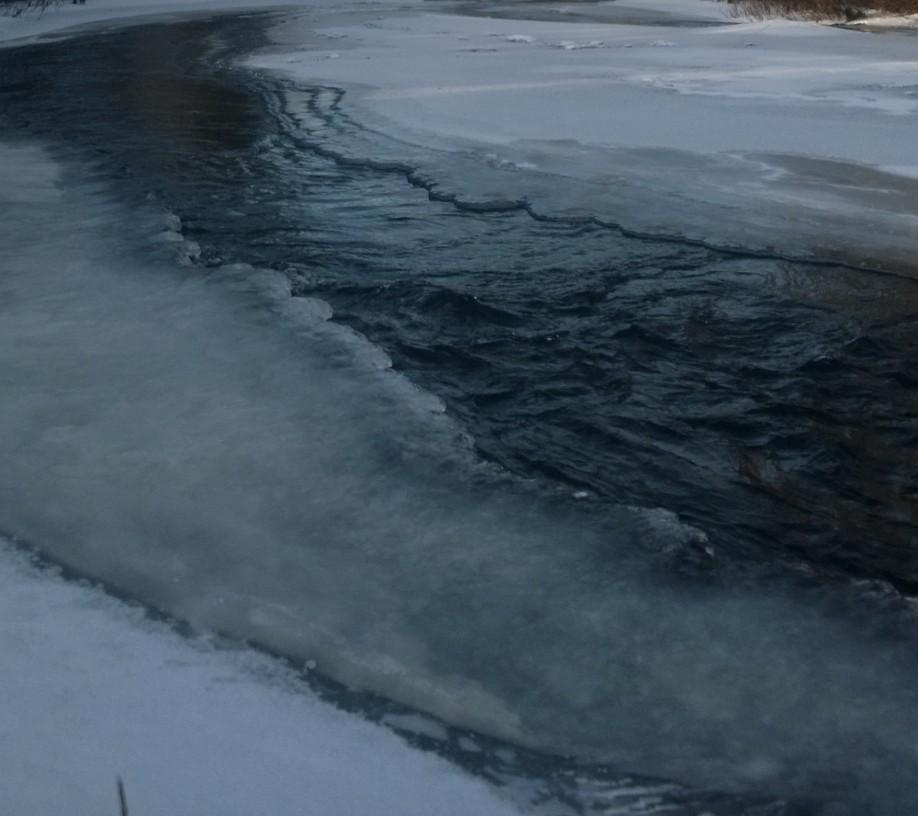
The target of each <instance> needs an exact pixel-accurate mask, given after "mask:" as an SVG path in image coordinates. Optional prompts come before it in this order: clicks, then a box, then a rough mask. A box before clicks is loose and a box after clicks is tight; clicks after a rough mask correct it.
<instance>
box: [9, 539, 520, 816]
mask: <svg viewBox="0 0 918 816" xmlns="http://www.w3.org/2000/svg"><path fill="white" fill-rule="evenodd" d="M0 621H2V624H0V654H2V655H3V659H2V660H0V688H2V689H3V700H2V704H0V769H2V775H0V799H2V808H3V812H4V813H5V814H10V816H59V814H62V813H68V814H74V816H83V814H87V815H88V814H105V813H116V812H117V804H116V803H117V799H116V795H115V778H116V776H121V777H122V778H123V779H124V782H125V787H126V790H127V797H128V804H129V806H130V810H131V813H143V814H166V813H169V814H179V813H187V814H200V816H205V815H206V814H218V813H219V814H221V816H252V814H259V813H274V814H279V816H286V814H294V813H327V814H341V815H342V816H344V814H353V815H354V816H357V815H358V814H366V816H412V814H416V816H430V815H431V814H432V813H435V814H438V816H439V815H440V814H442V816H447V814H454V816H468V814H482V816H485V814H487V815H488V816H509V814H511V813H514V812H516V811H515V810H513V809H512V808H511V807H510V805H509V804H506V803H504V802H503V801H502V800H500V799H499V798H498V797H497V794H496V793H495V792H494V791H493V790H491V789H489V788H488V787H486V785H485V784H484V783H483V782H479V781H477V780H475V779H473V778H471V777H468V776H465V775H462V774H461V773H460V772H459V771H458V770H456V769H455V768H453V767H451V766H450V765H448V764H447V763H446V762H445V761H444V760H440V759H438V758H436V757H434V756H433V755H430V754H424V753H421V752H418V751H416V750H413V749H411V748H410V747H408V746H407V745H406V744H405V743H404V742H402V741H401V740H400V739H399V738H398V737H397V736H395V735H394V734H392V733H391V732H389V731H387V730H385V729H383V728H381V727H379V726H374V725H371V724H370V723H367V722H364V721H362V720H360V719H358V718H357V717H354V716H351V715H348V714H345V713H344V712H341V711H338V710H336V709H334V708H332V707H331V706H329V705H327V704H324V703H322V702H320V701H319V700H317V699H316V698H315V696H314V695H313V694H312V692H310V691H309V689H308V688H306V687H305V685H304V684H303V683H302V682H301V681H299V680H298V679H297V678H296V676H295V675H293V673H292V672H289V671H286V670H284V669H283V668H282V667H280V666H279V665H278V664H276V663H275V662H274V661H271V660H269V659H267V658H264V657H262V656H259V655H257V654H255V653H253V652H250V651H246V650H235V649H228V648H227V647H225V646H221V645H220V644H219V643H217V642H213V641H210V640H207V639H199V640H188V639H186V638H182V637H180V636H179V635H178V634H176V633H175V632H174V631H173V630H172V629H170V628H169V627H168V626H166V625H165V624H162V623H156V622H153V621H151V620H150V619H149V618H148V617H147V616H146V615H145V614H144V613H143V611H142V610H140V609H139V608H136V607H131V606H127V605H125V604H124V603H121V602H120V601H117V600H115V599H113V598H111V597H109V596H107V595H106V594H104V593H103V592H101V591H100V590H98V589H95V588H93V587H91V586H88V585H85V584H79V585H78V584H74V583H70V582H66V581H64V580H62V579H61V578H59V577H57V576H56V575H55V574H54V573H52V572H49V571H48V570H41V569H38V568H36V567H35V566H34V565H32V564H30V563H29V562H28V560H27V559H26V558H25V557H24V556H23V555H21V554H20V553H18V552H16V551H14V550H13V549H12V548H11V547H10V545H9V544H8V543H5V542H3V540H2V539H0Z"/></svg>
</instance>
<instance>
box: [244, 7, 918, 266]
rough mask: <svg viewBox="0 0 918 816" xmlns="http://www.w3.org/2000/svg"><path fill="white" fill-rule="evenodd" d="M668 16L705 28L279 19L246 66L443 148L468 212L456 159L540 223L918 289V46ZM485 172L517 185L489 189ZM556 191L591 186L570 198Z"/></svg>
mask: <svg viewBox="0 0 918 816" xmlns="http://www.w3.org/2000/svg"><path fill="white" fill-rule="evenodd" d="M631 5H637V4H631V3H629V4H628V6H629V7H630V6H631ZM664 5H665V4H662V3H659V2H654V0H643V2H641V3H640V10H647V11H651V10H653V9H655V8H656V9H658V8H660V7H662V6H664ZM616 7H617V8H618V6H616ZM670 11H673V12H676V11H678V12H679V14H680V15H681V19H683V20H691V19H692V18H693V17H694V19H695V20H696V21H697V22H698V23H699V24H700V25H698V26H696V27H693V26H691V25H686V24H681V25H678V26H675V25H674V26H667V25H663V24H660V23H659V21H658V20H656V19H655V20H654V24H653V25H636V24H628V25H620V24H615V23H610V22H603V23H586V22H572V23H567V22H557V21H552V22H545V21H539V20H536V21H525V20H520V19H504V18H502V17H500V16H495V17H483V16H463V15H458V14H451V13H448V12H443V13H438V12H435V11H424V12H422V13H418V12H416V11H414V10H409V11H404V12H400V13H398V14H393V15H389V16H386V17H378V18H375V19H372V20H370V21H365V20H355V21H353V22H349V21H347V20H346V19H344V20H338V21H336V20H334V19H332V20H328V21H322V20H318V21H317V20H315V19H312V18H310V19H309V20H308V21H304V23H303V34H302V37H303V40H304V41H305V40H306V39H307V29H308V40H309V45H308V46H305V47H301V48H296V47H295V46H292V45H290V44H289V43H291V42H293V41H295V37H294V36H293V35H291V24H290V23H289V22H287V23H285V25H284V28H285V31H284V35H283V39H282V41H280V42H279V44H278V45H277V46H276V47H275V48H272V49H269V50H268V51H266V52H265V53H262V54H260V55H256V56H255V57H253V58H252V59H249V60H247V61H246V64H247V65H248V66H250V67H252V68H255V69H256V70H265V71H270V72H274V73H276V74H279V75H282V76H285V77H288V78H290V79H292V80H294V81H295V82H298V83H302V84H304V85H310V84H312V85H317V84H319V85H331V86H335V87H339V88H344V89H346V91H347V93H346V95H345V99H344V102H343V109H344V110H345V111H346V112H347V114H348V115H349V116H350V117H351V118H352V119H354V120H356V121H358V122H363V123H364V124H365V126H366V127H368V128H370V129H371V130H373V131H375V132H377V133H383V134H388V135H389V136H391V137H392V138H394V139H397V140H400V141H401V142H403V143H406V144H417V145H423V146H426V147H429V148H432V149H436V150H439V151H441V156H442V157H443V160H442V161H441V164H442V165H444V166H443V167H442V168H440V169H438V170H437V171H436V172H434V179H435V180H436V181H437V182H438V183H439V184H440V186H441V187H442V188H443V189H444V190H445V191H446V192H447V193H450V194H453V193H456V194H457V195H458V197H459V198H462V197H463V196H464V195H465V194H466V192H470V193H474V192H475V191H474V190H472V189H471V188H469V189H468V190H466V189H465V188H463V187H462V184H463V183H464V182H465V181H466V180H468V179H469V178H470V174H469V172H468V170H467V169H463V170H462V171H461V172H460V171H456V172H455V173H453V174H452V175H451V174H450V173H449V172H448V171H449V167H448V165H449V161H450V154H451V153H452V154H453V155H459V154H460V153H464V154H465V155H466V156H468V155H470V154H471V153H473V152H475V151H478V152H479V153H480V154H481V159H482V161H481V162H480V165H481V166H480V167H479V170H480V172H477V173H472V175H473V176H474V177H475V182H476V184H477V189H478V190H483V189H487V188H488V187H489V186H490V187H491V188H492V189H495V190H496V192H495V193H494V195H495V196H496V198H497V199H503V200H526V201H528V202H530V203H531V204H532V206H533V207H534V209H536V210H538V211H539V214H540V215H546V216H551V215H552V214H555V213H559V214H561V215H566V209H565V208H569V207H570V206H572V205H571V204H570V202H572V201H573V200H574V199H576V205H575V209H576V210H577V211H578V212H581V213H588V214H590V215H592V216H593V217H595V218H596V219H598V220H600V221H604V222H610V223H613V224H616V225H619V226H622V227H624V228H626V229H632V230H634V231H636V232H642V233H647V234H657V235H663V234H665V235H679V234H682V235H685V236H686V237H688V238H691V239H693V240H698V241H701V242H710V243H711V244H713V245H717V246H722V247H734V246H735V247H746V248H749V249H750V250H753V251H756V252H766V253H767V252H770V251H773V252H775V254H778V255H780V254H782V249H781V247H782V245H783V246H784V248H785V249H784V250H783V254H787V255H791V256H799V257H807V256H813V257H817V258H822V259H827V260H830V259H835V260H838V261H841V262H844V263H850V264H851V265H853V266H866V267H873V268H877V267H878V268H883V269H887V270H889V271H897V272H905V273H907V274H913V273H914V260H913V259H914V257H915V249H916V245H915V238H914V235H915V234H916V229H918V183H916V177H918V164H916V162H915V155H914V150H913V138H912V134H913V129H914V122H915V118H916V116H918V102H916V100H915V98H914V96H913V94H912V92H911V88H912V87H913V82H914V76H915V75H916V73H918V59H916V56H915V52H914V48H913V40H911V38H907V37H898V36H895V35H891V36H884V37H874V36H870V35H867V34H864V33H862V32H856V31H851V30H846V29H843V28H838V27H827V26H822V25H818V24H814V23H808V22H793V21H786V20H771V21H766V22H742V23H737V22H736V21H735V20H733V21H731V20H728V19H726V18H724V17H723V13H722V10H721V9H720V8H719V7H718V5H717V4H715V3H711V2H707V0H685V2H683V3H679V4H677V5H676V6H675V7H672V8H670ZM718 19H719V21H720V22H721V23H723V24H722V25H712V24H711V23H712V22H716V21H717V20H718ZM701 24H703V25H701ZM293 28H294V30H295V29H296V25H295V24H294V25H293ZM323 38H324V43H323ZM547 111H550V112H551V115H545V114H546V112H547ZM489 163H490V164H491V165H492V166H493V165H495V164H497V165H499V166H500V167H502V168H516V170H517V172H516V173H515V176H514V177H513V178H511V177H510V176H509V174H504V175H503V177H502V178H501V179H499V180H497V181H495V179H497V176H498V174H496V173H493V172H489V171H488V169H487V168H486V167H485V166H484V165H486V164H489ZM533 171H534V172H533ZM540 174H541V176H540ZM559 179H560V180H563V182H564V183H566V182H567V181H570V180H574V181H576V182H578V185H579V186H577V188H576V190H573V189H572V190H571V191H567V190H566V191H565V193H564V195H563V196H561V195H560V193H559V192H558V189H557V181H558V180H559ZM613 189H614V190H616V192H615V194H614V195H610V194H609V191H610V190H613ZM623 189H624V190H625V192H624V193H622V192H621V191H622V190H623ZM629 196H630V198H629ZM559 198H564V199H565V202H564V203H559V202H558V201H557V199H559ZM675 200H678V201H680V202H683V203H682V204H676V203H674V201H675ZM667 208H669V211H667Z"/></svg>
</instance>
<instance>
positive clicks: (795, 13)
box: [723, 0, 918, 23]
mask: <svg viewBox="0 0 918 816" xmlns="http://www.w3.org/2000/svg"><path fill="white" fill-rule="evenodd" d="M723 2H727V3H729V4H730V5H731V6H733V9H732V11H733V14H734V15H735V16H737V17H750V18H753V19H759V20H761V19H767V18H771V17H786V18H789V19H792V20H832V21H839V22H842V21H843V22H848V23H857V22H869V21H870V20H871V19H873V18H876V17H909V16H912V15H918V0H723Z"/></svg>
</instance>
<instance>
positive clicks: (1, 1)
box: [0, 0, 918, 23]
mask: <svg viewBox="0 0 918 816" xmlns="http://www.w3.org/2000/svg"><path fill="white" fill-rule="evenodd" d="M719 2H723V3H726V4H728V5H730V6H731V10H730V12H731V14H732V15H733V16H735V17H743V18H749V19H754V20H764V19H769V18H775V17H784V18H787V19H792V20H812V21H831V22H848V23H869V22H870V21H871V20H872V19H876V18H884V17H893V18H895V17H901V18H906V19H907V18H910V17H916V18H918V0H719ZM66 3H73V4H74V5H76V4H80V5H83V4H84V3H86V0H0V15H10V16H13V17H17V16H19V15H20V14H23V13H24V12H27V11H37V12H38V13H39V14H42V13H44V11H45V10H46V9H48V8H49V7H51V6H60V5H64V4H66ZM915 22H916V23H918V19H916V20H915Z"/></svg>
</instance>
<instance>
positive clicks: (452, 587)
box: [0, 14, 918, 814]
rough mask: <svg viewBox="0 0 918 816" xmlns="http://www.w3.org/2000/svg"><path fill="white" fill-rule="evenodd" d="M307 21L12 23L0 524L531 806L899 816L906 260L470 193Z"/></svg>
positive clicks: (904, 694) (0, 330) (911, 401)
mask: <svg viewBox="0 0 918 816" xmlns="http://www.w3.org/2000/svg"><path fill="white" fill-rule="evenodd" d="M279 19H281V20H282V18H279V17H278V16H277V15H276V14H268V15H248V16H247V15H242V16H236V17H227V18H221V19H197V20H192V21H185V22H171V23H168V24H145V25H140V26H135V27H132V28H127V29H123V30H115V31H109V32H103V33H96V34H86V35H84V36H81V37H79V38H76V39H72V40H68V41H65V42H61V43H50V44H38V45H30V46H27V47H22V48H18V49H11V50H7V51H2V52H0V127H2V131H0V132H2V134H3V138H4V139H5V140H6V143H7V146H6V147H5V148H4V149H5V150H7V151H10V152H8V153H6V154H4V155H5V156H7V158H6V159H5V160H4V161H5V162H6V167H7V170H5V171H4V172H5V175H4V177H3V178H2V179H0V180H2V181H3V187H4V190H3V191H0V207H2V210H0V215H2V221H3V224H2V226H0V239H2V244H0V247H2V253H3V254H2V256H0V262H2V264H3V278H0V292H2V293H3V297H2V302H0V379H2V381H3V383H4V400H3V404H2V407H0V431H2V433H0V455H2V458H3V466H2V472H0V529H3V530H5V531H6V532H7V534H8V535H10V536H13V537H15V538H17V539H19V540H21V541H23V542H26V543H27V544H28V546H30V547H32V548H34V549H35V550H36V551H37V552H38V553H40V554H41V555H42V556H43V557H44V558H47V559H49V560H51V561H53V562H55V563H59V564H62V565H64V566H66V567H67V568H68V569H71V570H73V571H75V573H78V574H81V575H88V576H91V577H93V578H95V579H98V580H101V581H103V582H105V584H106V585H107V586H108V587H109V588H110V589H111V590H112V591H116V592H118V593H121V594H123V595H125V596H128V597H130V598H134V599H137V600H140V601H142V602H144V603H146V604H148V605H149V606H150V607H151V608H153V609H156V610H159V611H160V612H163V613H165V614H167V615H169V616H170V617H172V618H174V619H176V620H179V621H183V622H186V623H189V624H190V625H192V626H194V627H199V628H204V629H212V630H217V631H220V632H222V633H224V634H226V635H228V636H230V637H233V638H240V639H248V640H250V641H251V642H253V643H255V644H257V645H259V646H261V647H262V648H265V649H267V650H269V651H271V652H273V653H275V654H279V655H283V656H285V657H288V658H290V659H292V660H294V661H295V662H297V663H300V662H303V661H307V662H308V663H309V666H312V665H313V661H314V662H315V663H316V664H317V666H318V674H317V675H314V676H315V677H316V680H315V682H316V684H317V687H318V688H319V689H320V690H321V691H322V692H323V693H326V694H328V695H330V696H331V697H332V698H333V699H335V700H336V701H337V702H339V703H340V704H342V705H346V706H349V707H353V708H355V709H357V710H359V711H361V712H362V713H363V714H364V715H365V716H370V717H373V718H376V719H382V720H383V721H385V722H387V723H388V724H390V725H391V726H392V727H395V728H398V729H400V730H403V731H406V732H409V733H411V734H412V739H414V740H416V741H417V742H418V743H419V744H420V745H422V746H423V747H426V748H432V749H434V750H438V751H441V752H443V753H445V754H446V755H448V756H450V757H451V758H452V759H453V760H455V761H456V762H459V763H460V764H462V765H464V766H465V767H468V768H469V769H470V770H472V771H473V772H476V773H481V774H483V775H485V776H487V777H488V778H490V779H493V780H495V781H497V782H499V783H501V784H503V785H506V786H507V788H508V790H511V791H515V792H516V795H518V796H519V797H520V799H521V801H525V802H527V803H528V807H530V808H532V809H538V808H540V807H541V808H542V809H543V810H544V812H547V813H567V812H583V811H587V812H594V811H595V812H607V813H619V812H621V813H651V812H668V813H677V814H683V813H684V814H690V813H691V814H697V813H699V812H703V811H707V812H710V813H715V814H740V813H748V814H755V813H758V814H765V813H769V814H771V813H773V814H792V813H797V814H820V813H858V814H863V813H877V814H900V813H905V812H907V810H908V807H909V805H910V804H912V803H914V797H913V791H914V790H916V789H918V787H916V786H918V744H916V739H918V692H916V690H915V684H914V679H915V676H916V675H915V669H916V668H918V667H916V659H915V657H914V646H915V634H916V631H918V630H916V621H915V608H916V605H915V601H914V597H913V596H914V593H915V591H916V590H918V548H916V541H918V493H916V464H918V423H916V420H915V416H916V415H918V378H916V374H915V371H916V366H915V349H916V348H918V345H916V342H915V341H916V339H918V338H916V333H918V322H916V315H918V311H916V310H918V305H916V304H918V283H916V282H915V281H914V280H912V279H910V278H909V277H907V276H895V275H880V274H873V273H869V272H864V271H856V270H852V269H850V268H847V267H843V266H833V265H832V264H830V263H812V264H804V263H790V262H788V261H786V260H780V259H778V258H768V257H761V256H753V255H752V254H751V253H750V254H749V255H748V256H747V255H745V254H744V253H743V252H742V251H737V250H736V248H735V247H734V248H732V250H731V251H730V252H726V251H721V250H718V249H716V248H712V247H705V246H702V245H699V244H698V243H692V242H681V241H679V240H674V239H673V238H672V236H668V237H667V239H666V240H663V239H654V238H652V237H647V236H633V235H628V234H626V233H625V232H623V231H621V230H619V229H616V228H614V226H610V225H603V224H599V223H596V222H595V221H592V220H590V219H582V220H579V221H572V220H560V219H559V220H551V219H544V218H534V217H533V213H531V212H529V211H528V210H527V208H526V207H525V206H520V205H518V204H514V203H513V201H512V196H510V195H508V196H507V198H506V199H501V198H500V197H494V196H492V197H491V198H487V199H482V200H481V201H478V202H476V203H475V204H474V206H469V205H467V204H466V205H463V204H462V203H461V202H459V201H457V200H456V199H455V196H451V195H450V194H449V191H448V190H444V189H443V187H442V184H439V185H438V184H437V183H436V182H435V180H432V179H431V177H430V171H429V168H430V167H431V166H434V167H435V166H436V164H437V162H443V163H444V164H448V163H449V162H450V161H451V157H450V156H449V154H448V153H444V154H443V155H435V154H429V155H424V156H421V155H420V154H421V153H423V152H424V151H422V149H421V148H417V147H411V146H409V145H401V144H399V143H397V142H393V141H392V140H391V139H390V140H387V139H386V137H384V136H383V135H381V134H379V133H376V132H374V131H373V130H370V129H367V128H366V127H364V126H362V125H361V123H360V122H359V121H356V120H355V119H353V118H352V117H349V116H348V115H347V114H346V113H345V112H344V110H343V109H342V107H341V104H340V103H341V100H342V96H343V94H344V92H343V91H342V90H340V89H336V88H324V87H316V88H303V87H300V88H295V87H293V86H291V85H289V84H288V83H285V82H281V81H278V80H272V79H269V78H265V77H259V76H255V75H252V74H251V73H247V72H244V71H242V70H240V69H236V68H234V67H233V65H232V61H233V59H235V58H237V57H239V56H240V55H243V54H245V53H246V52H247V51H250V50H251V49H254V48H256V47H259V46H262V45H264V44H265V31H266V29H267V28H268V27H270V26H273V25H276V24H277V22H278V20H279ZM35 146H39V147H40V148H41V149H42V150H43V151H44V153H43V154H38V153H36V152H35ZM46 156H52V157H53V158H54V159H55V160H56V162H57V166H59V167H60V168H63V170H62V171H61V172H62V175H61V176H59V177H58V176H55V174H54V173H53V172H52V171H51V170H48V169H47V162H46V161H45V159H44V157H46ZM393 156H398V158H397V159H395V160H394V159H393V158H392V157H393ZM422 162H423V163H424V165H425V167H426V168H428V169H427V170H426V171H425V173H420V172H419V171H418V169H417V168H418V167H419V166H420V165H421V164H422ZM447 169H448V168H447ZM444 174H445V177H446V176H448V173H446V169H445V170H444ZM419 712H424V715H425V716H423V717H422V716H421V714H420V713H419ZM428 715H429V716H428Z"/></svg>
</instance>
